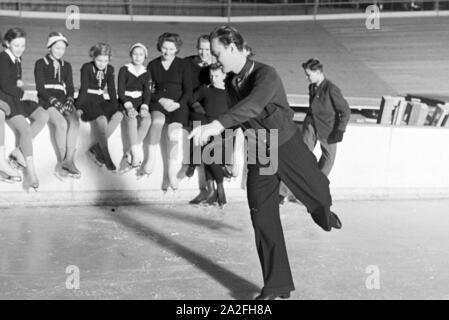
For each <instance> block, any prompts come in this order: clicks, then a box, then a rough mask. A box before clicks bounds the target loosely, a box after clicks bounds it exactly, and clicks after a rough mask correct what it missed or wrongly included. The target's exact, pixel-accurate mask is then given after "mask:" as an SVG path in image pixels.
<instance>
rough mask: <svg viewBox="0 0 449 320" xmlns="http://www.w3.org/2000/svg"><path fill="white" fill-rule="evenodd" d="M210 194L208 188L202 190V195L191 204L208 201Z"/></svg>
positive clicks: (190, 202) (191, 201)
mask: <svg viewBox="0 0 449 320" xmlns="http://www.w3.org/2000/svg"><path fill="white" fill-rule="evenodd" d="M208 194H209V193H208V192H207V189H206V188H202V189H200V193H199V194H198V195H197V196H196V197H195V198H193V199H192V200H190V201H189V204H200V203H201V202H203V201H205V200H206V199H207V196H208Z"/></svg>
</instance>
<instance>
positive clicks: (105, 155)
mask: <svg viewBox="0 0 449 320" xmlns="http://www.w3.org/2000/svg"><path fill="white" fill-rule="evenodd" d="M101 151H102V153H103V158H104V164H105V166H106V168H107V169H108V170H109V171H116V170H117V168H116V167H115V164H114V162H113V161H112V159H111V155H110V154H109V150H108V148H107V147H106V148H102V149H101Z"/></svg>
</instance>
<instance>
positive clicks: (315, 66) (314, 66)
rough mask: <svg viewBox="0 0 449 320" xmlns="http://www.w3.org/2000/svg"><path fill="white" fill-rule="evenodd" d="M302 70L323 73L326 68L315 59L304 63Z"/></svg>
mask: <svg viewBox="0 0 449 320" xmlns="http://www.w3.org/2000/svg"><path fill="white" fill-rule="evenodd" d="M302 68H303V69H304V70H311V71H317V70H320V71H323V69H324V67H323V65H322V64H321V62H320V61H319V60H317V59H314V58H312V59H309V60H307V61H306V62H304V63H303V64H302Z"/></svg>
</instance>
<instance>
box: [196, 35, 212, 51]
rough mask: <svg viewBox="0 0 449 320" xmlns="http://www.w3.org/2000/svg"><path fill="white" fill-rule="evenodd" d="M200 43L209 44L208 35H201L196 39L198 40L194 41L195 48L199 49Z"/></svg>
mask: <svg viewBox="0 0 449 320" xmlns="http://www.w3.org/2000/svg"><path fill="white" fill-rule="evenodd" d="M201 42H209V43H210V40H209V35H208V34H203V35H201V36H199V37H198V39H197V40H196V48H197V49H199V48H200V43H201Z"/></svg>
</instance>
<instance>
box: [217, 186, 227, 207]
mask: <svg viewBox="0 0 449 320" xmlns="http://www.w3.org/2000/svg"><path fill="white" fill-rule="evenodd" d="M217 200H218V205H219V206H220V208H223V207H224V205H225V204H226V194H225V191H224V187H223V183H217Z"/></svg>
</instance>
